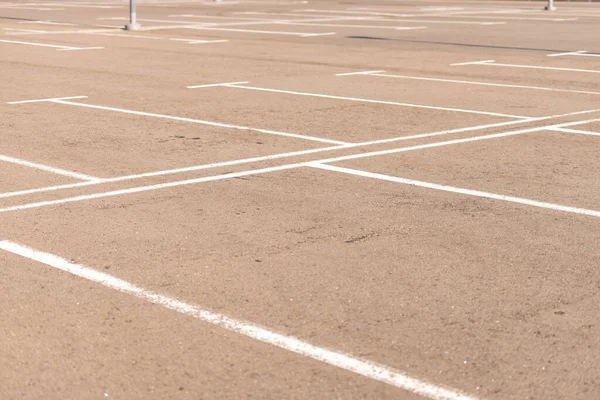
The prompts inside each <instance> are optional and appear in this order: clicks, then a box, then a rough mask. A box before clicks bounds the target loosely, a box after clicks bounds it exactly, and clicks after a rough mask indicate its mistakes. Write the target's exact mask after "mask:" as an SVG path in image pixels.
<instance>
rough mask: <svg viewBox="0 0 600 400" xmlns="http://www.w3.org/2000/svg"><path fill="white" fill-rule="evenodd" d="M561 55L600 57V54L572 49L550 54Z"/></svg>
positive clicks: (551, 55)
mask: <svg viewBox="0 0 600 400" xmlns="http://www.w3.org/2000/svg"><path fill="white" fill-rule="evenodd" d="M561 56H579V57H600V54H594V53H593V54H589V53H588V52H587V51H586V50H579V51H571V52H569V53H557V54H548V57H561Z"/></svg>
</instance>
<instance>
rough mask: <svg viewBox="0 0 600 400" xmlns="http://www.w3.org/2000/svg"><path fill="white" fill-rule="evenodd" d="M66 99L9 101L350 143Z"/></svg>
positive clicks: (325, 141)
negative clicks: (113, 112)
mask: <svg viewBox="0 0 600 400" xmlns="http://www.w3.org/2000/svg"><path fill="white" fill-rule="evenodd" d="M222 86H226V87H232V86H228V85H222ZM83 97H86V96H83ZM75 98H77V97H75ZM66 99H68V98H65V97H63V98H53V99H37V100H24V101H13V102H9V103H8V104H22V103H36V102H44V101H47V102H51V103H57V104H65V105H70V106H76V107H85V108H93V109H96V110H105V111H115V112H120V113H125V114H131V115H140V116H144V117H154V118H163V119H170V120H174V121H182V122H191V123H194V124H202V125H210V126H217V127H220V128H229V129H238V130H247V131H253V132H260V133H266V134H269V135H278V136H286V137H293V138H296V139H304V140H311V141H315V142H322V143H329V144H348V143H347V142H342V141H340V140H332V139H325V138H318V137H314V136H307V135H299V134H295V133H287V132H281V131H273V130H269V129H259V128H251V127H248V126H241V125H232V124H223V123H220V122H213V121H205V120H200V119H192V118H183V117H174V116H171V115H165V114H156V113H149V112H143V111H134V110H127V109H124V108H116V107H105V106H98V105H94V104H85V103H77V102H72V101H66Z"/></svg>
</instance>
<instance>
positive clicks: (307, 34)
mask: <svg viewBox="0 0 600 400" xmlns="http://www.w3.org/2000/svg"><path fill="white" fill-rule="evenodd" d="M335 34H336V32H325V33H305V34H304V35H301V37H314V36H332V35H335Z"/></svg>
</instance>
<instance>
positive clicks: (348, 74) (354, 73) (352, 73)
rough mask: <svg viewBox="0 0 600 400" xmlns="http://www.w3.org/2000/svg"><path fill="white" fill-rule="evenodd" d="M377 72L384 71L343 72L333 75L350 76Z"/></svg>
mask: <svg viewBox="0 0 600 400" xmlns="http://www.w3.org/2000/svg"><path fill="white" fill-rule="evenodd" d="M379 72H385V71H381V70H378V71H359V72H345V73H343V74H335V76H350V75H371V74H377V73H379Z"/></svg>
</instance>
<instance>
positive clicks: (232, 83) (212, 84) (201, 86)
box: [188, 82, 248, 89]
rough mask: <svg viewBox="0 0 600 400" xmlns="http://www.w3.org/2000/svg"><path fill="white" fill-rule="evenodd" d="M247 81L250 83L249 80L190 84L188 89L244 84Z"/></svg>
mask: <svg viewBox="0 0 600 400" xmlns="http://www.w3.org/2000/svg"><path fill="white" fill-rule="evenodd" d="M245 83H248V82H226V83H210V84H207V85H196V86H188V89H200V88H209V87H215V86H223V85H243V84H245Z"/></svg>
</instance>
